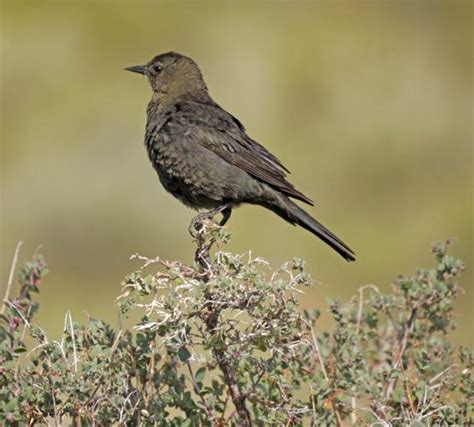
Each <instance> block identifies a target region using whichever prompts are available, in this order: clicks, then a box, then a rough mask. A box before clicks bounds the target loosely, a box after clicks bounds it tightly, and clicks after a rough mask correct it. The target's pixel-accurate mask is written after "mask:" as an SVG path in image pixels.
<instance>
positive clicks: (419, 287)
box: [0, 220, 474, 426]
mask: <svg viewBox="0 0 474 427" xmlns="http://www.w3.org/2000/svg"><path fill="white" fill-rule="evenodd" d="M193 235H194V237H195V240H196V242H197V252H196V260H197V262H196V265H194V266H189V265H185V264H183V263H180V262H177V261H172V262H170V261H164V260H162V259H161V258H154V259H149V258H146V257H142V256H139V255H135V256H134V258H137V259H139V260H141V261H142V263H143V267H142V268H140V269H139V270H138V271H135V272H133V273H131V274H129V275H128V276H127V277H126V278H125V280H124V281H123V283H122V288H123V291H122V294H121V295H120V296H119V297H118V304H119V306H120V310H121V313H122V314H123V315H124V316H126V317H128V316H129V315H130V314H131V313H138V314H139V315H140V317H141V320H140V321H139V322H137V323H136V324H135V325H134V326H133V327H131V328H130V329H128V330H125V329H124V330H114V328H112V327H111V326H109V325H107V324H106V323H104V322H103V321H100V320H96V319H86V321H85V322H84V323H83V324H79V323H76V322H73V320H72V317H71V315H70V313H67V314H66V319H65V325H64V333H63V335H62V338H61V340H60V341H50V340H49V339H48V338H47V336H46V334H45V333H44V331H43V330H42V329H41V327H40V326H39V325H36V324H35V323H33V319H34V314H35V313H36V311H37V309H38V305H37V304H36V303H35V302H34V298H33V296H34V294H35V293H36V292H38V290H39V284H40V281H41V280H42V279H43V277H44V276H45V275H46V273H47V267H46V264H45V262H44V260H43V257H42V256H41V255H38V254H37V255H35V256H34V258H33V260H32V261H30V262H28V263H26V264H25V265H24V266H23V267H22V268H21V270H20V272H19V277H18V279H19V284H20V290H19V293H18V297H17V298H15V299H12V300H7V299H6V300H5V307H4V312H3V313H2V316H1V319H0V337H1V344H0V402H1V403H0V420H1V422H2V423H3V424H5V425H12V426H13V425H20V424H22V423H23V424H27V425H34V424H51V425H64V424H68V423H69V424H72V425H77V426H79V425H81V426H85V425H91V426H92V425H95V426H105V425H111V424H113V423H116V424H119V425H131V426H132V425H133V426H136V425H143V426H151V425H169V426H186V425H188V426H194V425H196V426H199V425H212V426H224V425H243V426H249V425H285V426H289V425H302V424H303V423H304V424H305V425H308V423H310V424H311V425H314V426H315V425H343V424H344V425H349V424H353V425H380V426H391V425H394V426H396V425H400V426H401V425H412V426H418V425H452V424H461V425H462V424H464V425H465V424H469V423H473V422H474V420H473V416H472V404H473V381H472V377H471V368H472V354H471V352H470V351H469V350H468V349H466V348H455V346H454V345H453V344H452V343H451V342H450V341H449V339H448V338H449V337H448V333H449V332H450V331H452V330H453V329H454V327H455V323H454V314H453V302H454V299H455V298H456V297H457V296H459V295H460V293H461V292H462V289H461V288H460V287H459V286H458V285H457V283H456V281H457V278H458V276H459V275H460V273H461V272H462V270H463V264H462V262H461V261H460V260H458V259H456V258H454V257H452V256H450V255H448V254H447V247H448V243H449V242H448V243H445V244H438V245H436V246H435V247H434V248H433V253H434V257H435V261H436V264H435V266H434V267H433V268H431V269H428V270H419V271H417V272H416V274H415V275H413V276H400V277H399V278H397V280H396V281H395V282H394V284H393V288H392V292H391V293H382V292H381V291H379V289H377V288H376V287H375V286H364V287H362V288H360V289H359V292H358V294H357V295H355V296H354V297H353V298H352V299H351V300H350V301H349V302H347V303H341V302H339V301H337V300H334V301H331V302H330V303H329V311H330V313H331V314H332V317H333V319H334V327H333V328H332V329H331V330H329V331H326V332H322V331H319V329H318V328H317V324H318V323H317V322H318V317H319V311H318V310H316V309H313V310H307V311H305V312H301V310H299V308H298V304H299V298H300V295H301V294H302V293H303V292H304V290H305V288H306V287H307V286H311V283H312V281H311V278H310V277H309V275H308V274H307V273H306V272H305V265H304V262H303V261H302V260H300V259H294V260H292V261H291V262H288V263H286V264H284V265H283V266H282V267H281V268H280V269H278V270H275V271H272V270H271V268H270V267H269V265H268V263H267V262H266V261H265V260H263V259H261V258H253V257H251V256H250V254H246V255H234V254H231V253H228V252H224V251H221V250H218V251H217V252H216V253H215V255H214V256H212V257H211V256H210V254H209V251H210V248H211V247H212V246H213V245H217V246H218V247H219V246H221V245H222V244H224V243H225V242H226V241H227V240H228V238H229V236H228V234H227V232H226V230H225V229H222V228H220V227H218V226H216V225H214V224H213V223H212V222H210V221H208V220H202V221H201V222H199V223H198V224H197V226H196V228H195V229H194V231H193ZM132 317H133V316H132ZM27 337H30V338H31V339H29V340H28V342H32V343H33V344H31V345H29V346H26V344H25V339H26V338H27Z"/></svg>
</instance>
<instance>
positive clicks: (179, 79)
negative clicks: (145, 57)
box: [125, 52, 207, 96]
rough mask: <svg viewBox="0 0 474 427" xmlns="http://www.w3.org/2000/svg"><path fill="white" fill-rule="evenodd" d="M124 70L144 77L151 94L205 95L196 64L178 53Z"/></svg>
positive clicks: (158, 57) (156, 57)
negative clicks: (151, 91)
mask: <svg viewBox="0 0 474 427" xmlns="http://www.w3.org/2000/svg"><path fill="white" fill-rule="evenodd" d="M125 70H127V71H132V72H134V73H138V74H142V75H144V76H146V77H147V79H148V82H149V83H150V86H151V87H152V89H153V92H157V93H160V94H164V95H168V96H180V95H187V94H189V95H206V94H207V87H206V83H205V82H204V79H203V77H202V74H201V70H199V67H198V66H197V64H196V63H195V62H194V61H193V60H192V59H191V58H188V57H187V56H184V55H180V54H179V53H175V52H168V53H162V54H161V55H157V56H155V57H154V58H153V59H152V60H151V61H150V62H148V63H147V64H145V65H134V66H132V67H127V68H125Z"/></svg>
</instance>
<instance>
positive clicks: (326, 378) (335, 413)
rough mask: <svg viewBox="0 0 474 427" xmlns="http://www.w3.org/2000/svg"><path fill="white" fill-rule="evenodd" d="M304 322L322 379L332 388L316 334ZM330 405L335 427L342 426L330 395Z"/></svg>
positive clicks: (309, 324)
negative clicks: (309, 333)
mask: <svg viewBox="0 0 474 427" xmlns="http://www.w3.org/2000/svg"><path fill="white" fill-rule="evenodd" d="M306 324H307V325H308V326H309V328H310V331H311V338H312V340H313V347H314V351H315V353H316V357H317V358H318V361H319V364H320V365H321V370H322V372H323V376H324V379H325V380H326V382H327V383H328V385H329V387H330V389H332V385H331V381H330V380H329V377H328V374H327V371H326V368H325V366H324V361H323V358H322V356H321V352H320V350H319V344H318V340H317V338H316V334H315V333H314V328H313V325H312V324H311V323H310V322H306ZM331 406H332V409H333V411H334V415H335V417H336V423H337V427H341V426H342V417H341V414H340V413H339V410H338V409H337V407H336V404H335V403H334V399H333V398H332V397H331Z"/></svg>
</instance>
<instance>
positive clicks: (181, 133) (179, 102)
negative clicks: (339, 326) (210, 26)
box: [125, 52, 355, 261]
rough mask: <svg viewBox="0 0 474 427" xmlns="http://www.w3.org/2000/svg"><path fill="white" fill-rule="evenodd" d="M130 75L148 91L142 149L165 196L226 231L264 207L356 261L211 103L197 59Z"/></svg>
mask: <svg viewBox="0 0 474 427" xmlns="http://www.w3.org/2000/svg"><path fill="white" fill-rule="evenodd" d="M125 70H127V71H131V72H133V73H138V74H141V75H144V76H146V78H147V81H148V83H149V84H150V86H151V89H152V92H153V93H152V97H151V100H150V102H149V103H148V106H147V110H146V111H147V123H146V130H145V147H146V150H147V153H148V157H149V160H150V162H151V163H152V165H153V167H154V168H155V170H156V172H157V173H158V177H159V180H160V182H161V184H162V185H163V187H164V188H165V190H167V191H168V192H169V193H171V194H172V195H173V196H174V197H176V198H177V199H179V200H180V201H181V202H183V203H184V204H185V205H187V206H188V207H191V208H193V209H196V210H203V209H212V210H214V212H219V213H221V214H222V220H221V222H220V225H221V226H223V225H224V224H225V223H226V222H227V221H228V219H229V218H230V216H231V213H232V210H233V209H234V208H236V207H238V206H240V205H242V204H252V205H258V206H262V207H264V208H267V209H269V210H271V211H273V212H274V213H276V214H277V215H278V216H280V217H281V218H283V219H284V220H285V221H287V222H289V223H290V224H293V225H297V226H300V227H302V228H304V229H306V230H308V231H310V232H311V233H313V234H314V235H316V236H317V237H319V238H320V239H321V240H322V241H323V242H325V243H326V244H327V245H329V246H330V247H331V248H332V249H334V250H335V251H336V252H337V253H338V254H339V255H341V256H342V257H343V258H344V259H346V260H347V261H355V253H354V251H353V250H352V249H351V248H350V247H349V246H348V245H347V244H345V243H344V242H343V241H342V240H341V239H340V238H338V237H337V236H336V235H335V234H334V233H332V232H331V231H330V230H329V229H328V228H326V227H325V226H324V225H322V224H321V223H320V222H319V221H317V220H316V219H315V218H313V217H312V216H311V215H310V214H309V213H307V212H306V211H305V210H304V209H302V208H301V207H300V206H299V205H298V204H296V203H295V202H294V200H298V201H300V202H304V203H306V204H308V205H311V206H313V202H312V201H311V200H310V199H309V198H308V197H306V196H305V195H304V194H303V193H301V192H300V191H298V190H297V189H296V188H295V187H294V185H293V184H291V183H290V182H289V181H288V179H287V175H288V174H289V173H290V172H289V170H288V169H287V168H286V167H285V166H284V165H283V164H282V162H281V161H280V160H279V159H278V158H277V157H276V156H274V155H273V154H272V153H270V151H268V150H267V149H266V148H265V147H264V146H263V145H261V144H259V143H258V142H257V141H255V140H253V139H252V138H251V137H250V136H249V135H248V134H247V131H246V129H245V127H244V125H243V124H242V123H241V122H240V120H239V119H237V118H236V117H235V116H233V115H232V114H230V113H228V112H227V111H226V110H224V109H223V108H221V107H220V106H219V105H218V104H217V103H216V102H215V101H214V100H213V99H212V97H211V96H210V94H209V90H208V88H207V85H206V83H205V81H204V77H203V75H202V72H201V70H200V68H199V66H198V65H197V64H196V62H195V61H194V60H193V59H191V58H189V57H187V56H185V55H182V54H179V53H176V52H167V53H162V54H159V55H157V56H155V57H154V58H153V59H152V60H151V61H149V62H148V63H146V64H144V65H134V66H131V67H127V68H125ZM292 199H294V200H292Z"/></svg>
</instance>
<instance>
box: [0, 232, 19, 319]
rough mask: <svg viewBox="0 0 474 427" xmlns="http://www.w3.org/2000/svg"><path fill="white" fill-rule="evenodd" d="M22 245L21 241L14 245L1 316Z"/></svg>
mask: <svg viewBox="0 0 474 427" xmlns="http://www.w3.org/2000/svg"><path fill="white" fill-rule="evenodd" d="M22 245H23V242H22V241H21V240H20V241H19V242H18V243H17V245H16V249H15V254H14V255H13V261H12V265H11V267H10V274H9V275H8V282H7V289H6V291H5V296H4V297H3V302H4V303H3V305H2V311H1V314H4V313H5V308H6V304H5V301H8V297H9V296H10V290H11V287H12V283H13V276H14V275H15V268H16V263H17V261H18V254H19V253H20V248H21V246H22Z"/></svg>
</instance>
